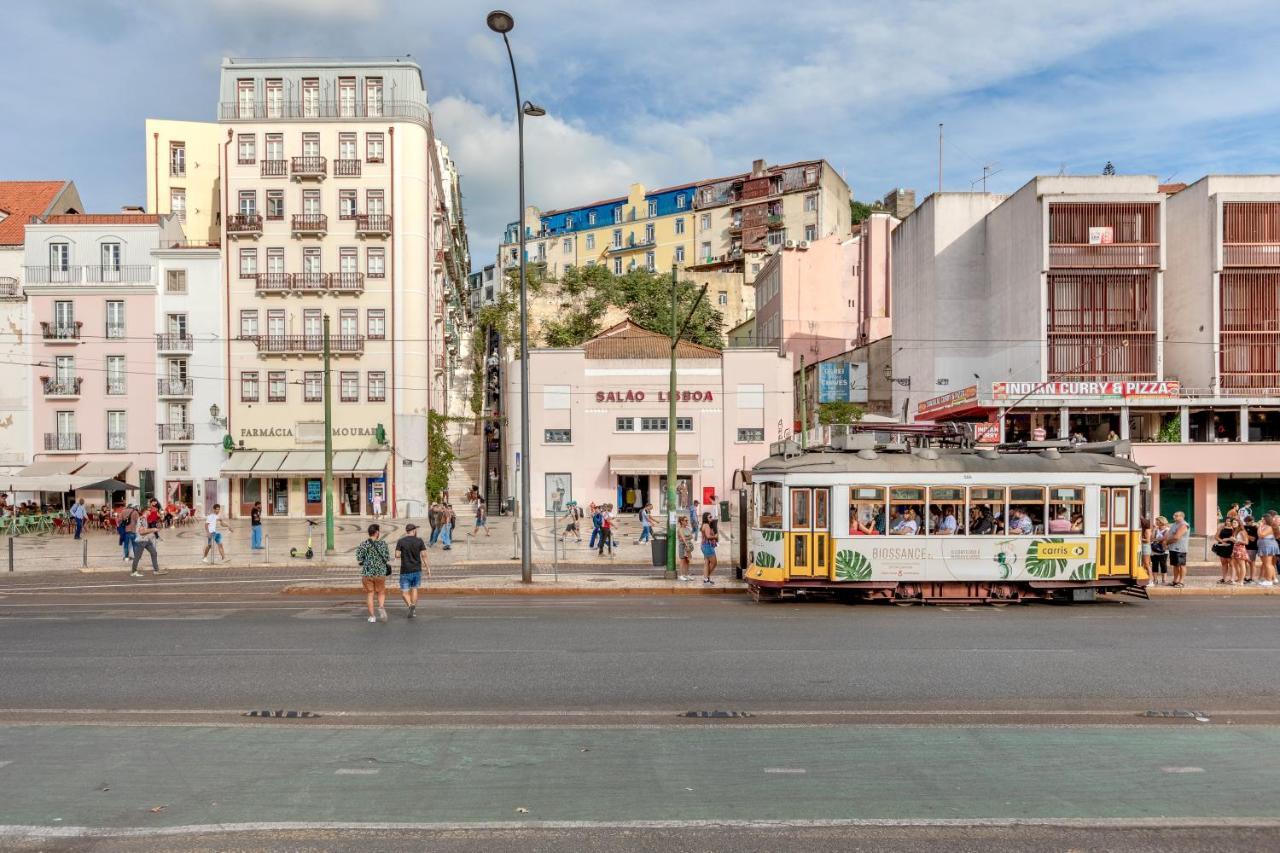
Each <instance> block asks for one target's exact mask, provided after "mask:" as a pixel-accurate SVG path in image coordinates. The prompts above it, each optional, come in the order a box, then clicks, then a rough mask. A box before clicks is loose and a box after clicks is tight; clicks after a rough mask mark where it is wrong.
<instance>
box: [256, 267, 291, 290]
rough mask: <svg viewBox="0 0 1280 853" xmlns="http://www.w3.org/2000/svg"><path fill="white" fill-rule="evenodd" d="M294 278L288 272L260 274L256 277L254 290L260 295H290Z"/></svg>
mask: <svg viewBox="0 0 1280 853" xmlns="http://www.w3.org/2000/svg"><path fill="white" fill-rule="evenodd" d="M292 287H293V276H292V275H291V274H290V273H287V272H260V273H258V274H257V275H255V276H254V285H253V289H254V290H255V291H256V292H257V293H259V294H262V293H288V292H289V290H290V288H292Z"/></svg>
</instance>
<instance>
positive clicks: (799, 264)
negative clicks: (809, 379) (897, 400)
mask: <svg viewBox="0 0 1280 853" xmlns="http://www.w3.org/2000/svg"><path fill="white" fill-rule="evenodd" d="M896 224H897V220H896V219H894V218H893V217H891V216H888V215H886V214H877V215H874V216H872V217H871V218H869V219H868V220H866V221H864V222H863V223H861V224H859V225H857V226H855V228H856V229H857V231H856V233H855V235H854V236H853V237H852V238H850V237H838V236H836V235H831V236H829V237H823V238H822V239H820V240H812V241H808V240H802V241H800V242H794V241H788V242H787V243H786V244H785V245H783V246H782V247H780V248H779V249H778V251H776V252H775V253H774V254H773V255H772V256H770V258H769V260H768V261H767V262H766V263H765V265H764V268H763V269H761V270H760V275H759V276H757V277H756V316H755V323H756V326H755V329H756V331H755V336H756V340H757V341H758V342H759V344H760V345H761V346H769V347H778V348H779V349H780V350H781V351H782V352H784V353H786V354H787V355H789V356H790V357H791V360H792V367H793V368H796V369H798V368H799V366H800V359H801V357H803V358H804V360H805V362H806V363H809V364H812V363H814V362H817V361H822V360H823V359H826V358H830V357H831V356H833V355H838V354H839V353H842V352H847V351H848V350H850V349H853V348H854V347H856V346H859V345H860V344H864V343H867V342H869V341H873V340H878V339H879V338H882V337H885V336H887V335H888V334H889V331H890V329H889V326H890V318H889V304H890V299H889V296H890V285H889V279H890V274H891V264H890V258H889V235H890V234H891V233H892V231H893V227H894V226H895V225H896Z"/></svg>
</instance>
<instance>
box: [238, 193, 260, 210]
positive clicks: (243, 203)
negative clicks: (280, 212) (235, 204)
mask: <svg viewBox="0 0 1280 853" xmlns="http://www.w3.org/2000/svg"><path fill="white" fill-rule="evenodd" d="M238 199H239V204H240V215H241V216H253V215H255V214H256V213H257V212H258V194H257V192H255V191H254V190H240V192H239V194H238Z"/></svg>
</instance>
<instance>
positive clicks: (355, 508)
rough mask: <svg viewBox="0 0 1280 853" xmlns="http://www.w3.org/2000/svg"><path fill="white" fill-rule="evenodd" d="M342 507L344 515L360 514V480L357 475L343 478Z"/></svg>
mask: <svg viewBox="0 0 1280 853" xmlns="http://www.w3.org/2000/svg"><path fill="white" fill-rule="evenodd" d="M341 509H342V514H343V515H360V513H361V509H362V507H361V502H360V480H359V478H357V477H343V478H342V503H341Z"/></svg>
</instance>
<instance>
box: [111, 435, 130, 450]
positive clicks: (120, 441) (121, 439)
mask: <svg viewBox="0 0 1280 853" xmlns="http://www.w3.org/2000/svg"><path fill="white" fill-rule="evenodd" d="M128 447H129V439H128V436H126V435H125V434H124V433H122V432H109V433H107V450H126V449H128Z"/></svg>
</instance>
